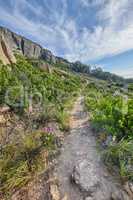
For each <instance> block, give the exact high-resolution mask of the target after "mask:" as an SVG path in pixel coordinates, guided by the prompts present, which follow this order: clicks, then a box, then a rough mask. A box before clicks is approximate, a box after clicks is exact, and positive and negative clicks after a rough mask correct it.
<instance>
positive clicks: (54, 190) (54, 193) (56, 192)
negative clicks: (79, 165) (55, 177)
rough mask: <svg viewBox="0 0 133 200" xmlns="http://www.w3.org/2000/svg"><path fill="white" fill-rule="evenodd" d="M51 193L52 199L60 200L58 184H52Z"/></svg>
mask: <svg viewBox="0 0 133 200" xmlns="http://www.w3.org/2000/svg"><path fill="white" fill-rule="evenodd" d="M50 193H51V195H52V200H60V193H59V190H58V187H57V185H51V186H50Z"/></svg>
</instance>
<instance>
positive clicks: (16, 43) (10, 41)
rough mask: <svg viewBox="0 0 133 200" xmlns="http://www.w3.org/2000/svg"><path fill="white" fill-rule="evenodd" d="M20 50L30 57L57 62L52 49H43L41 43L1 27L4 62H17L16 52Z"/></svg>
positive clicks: (0, 39) (2, 57) (1, 53)
mask: <svg viewBox="0 0 133 200" xmlns="http://www.w3.org/2000/svg"><path fill="white" fill-rule="evenodd" d="M15 51H16V52H19V53H21V54H22V55H24V56H26V57H28V58H35V59H43V60H45V61H48V62H50V63H56V57H55V56H54V55H53V54H52V52H51V51H49V50H47V49H43V48H42V47H41V46H40V45H38V44H36V43H34V42H32V41H30V40H28V39H26V38H24V37H22V36H20V35H17V34H16V33H13V32H11V31H10V30H9V29H7V28H3V27H0V60H2V62H3V63H4V64H10V63H12V62H16V59H15V57H14V52H15Z"/></svg>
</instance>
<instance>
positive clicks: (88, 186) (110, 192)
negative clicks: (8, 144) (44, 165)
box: [54, 97, 130, 200]
mask: <svg viewBox="0 0 133 200" xmlns="http://www.w3.org/2000/svg"><path fill="white" fill-rule="evenodd" d="M83 108H84V106H83V97H79V98H78V100H77V102H76V103H75V107H74V109H73V111H72V116H71V120H70V128H71V129H70V130H71V131H70V135H68V136H67V138H66V139H65V141H64V144H63V146H62V149H61V155H60V156H59V160H58V164H57V166H56V167H55V173H54V174H55V176H56V177H57V178H58V181H59V191H60V196H61V198H60V199H61V200H111V199H112V200H128V199H130V198H129V197H128V196H127V194H126V192H125V191H122V190H121V185H120V184H119V182H118V181H117V180H116V179H115V178H114V177H112V176H111V175H110V174H109V173H108V172H107V170H106V168H105V166H104V165H103V163H102V161H101V158H100V154H99V153H98V151H97V147H96V140H95V137H94V135H93V133H92V131H91V128H90V127H89V121H88V116H87V113H86V112H85V111H84V109H83Z"/></svg>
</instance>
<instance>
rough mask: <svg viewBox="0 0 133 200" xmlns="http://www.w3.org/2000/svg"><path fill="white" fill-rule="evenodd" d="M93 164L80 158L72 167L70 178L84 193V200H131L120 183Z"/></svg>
mask: <svg viewBox="0 0 133 200" xmlns="http://www.w3.org/2000/svg"><path fill="white" fill-rule="evenodd" d="M95 164H96V163H93V162H90V161H88V160H82V161H80V162H79V163H78V164H77V165H76V166H75V167H74V169H73V173H72V179H73V181H74V182H75V184H76V185H77V186H78V187H79V188H80V190H81V192H82V193H83V195H85V200H111V199H112V200H131V198H130V196H129V195H128V194H127V193H126V192H125V191H124V190H122V189H121V185H120V184H116V183H115V182H114V180H113V179H112V178H111V177H109V175H106V174H105V172H104V171H102V170H101V168H100V166H98V165H95Z"/></svg>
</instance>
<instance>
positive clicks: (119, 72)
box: [112, 67, 133, 78]
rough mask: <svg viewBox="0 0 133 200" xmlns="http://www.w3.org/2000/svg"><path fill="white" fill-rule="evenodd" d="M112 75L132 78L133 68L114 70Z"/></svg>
mask: <svg viewBox="0 0 133 200" xmlns="http://www.w3.org/2000/svg"><path fill="white" fill-rule="evenodd" d="M112 73H115V74H117V75H119V76H123V77H125V78H133V67H128V68H124V69H123V68H122V69H114V70H112Z"/></svg>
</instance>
